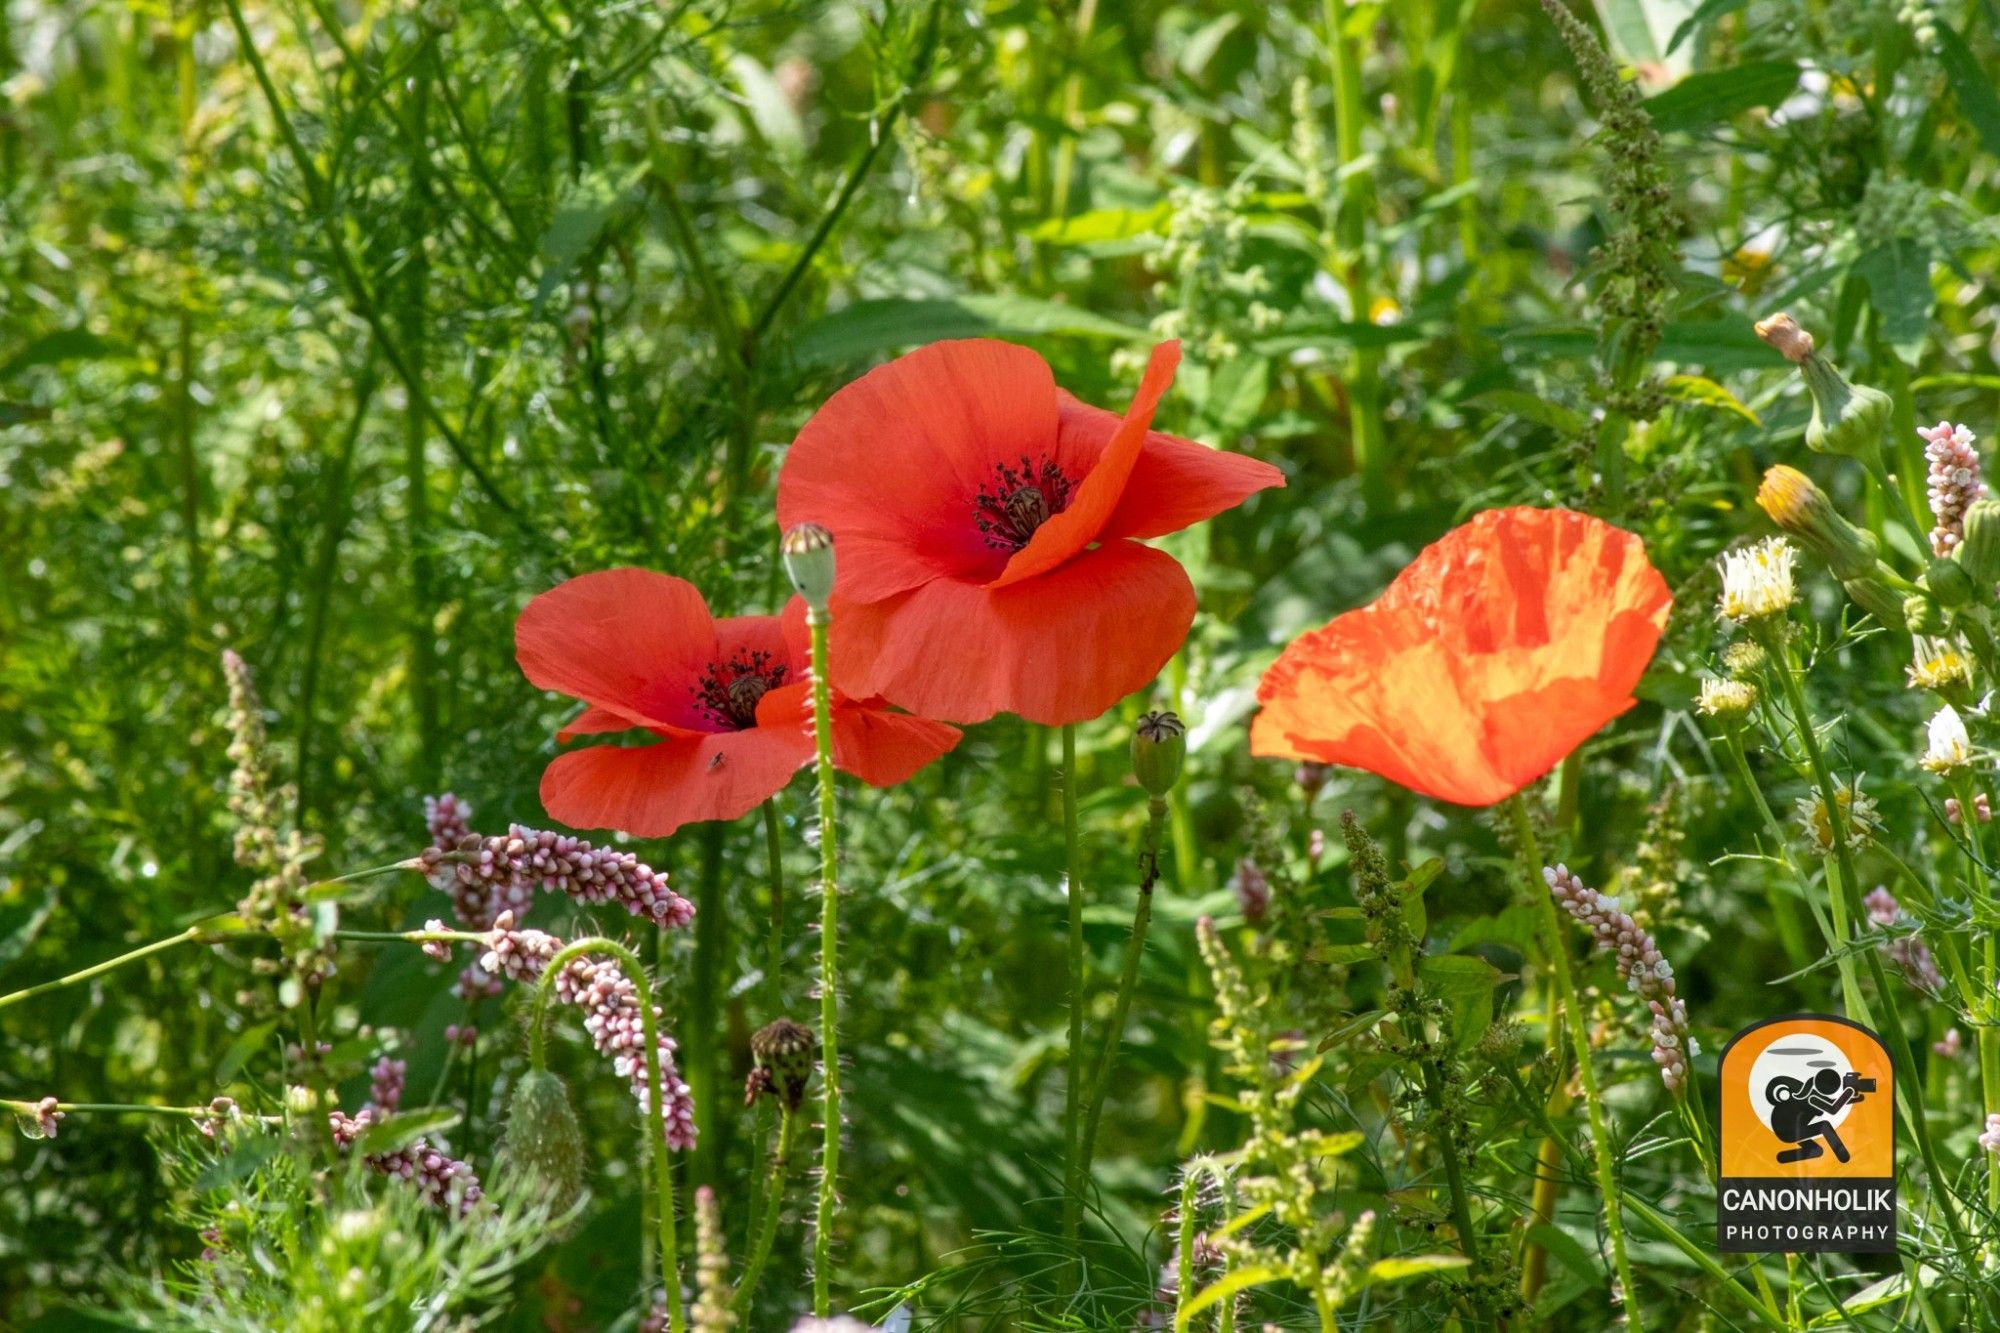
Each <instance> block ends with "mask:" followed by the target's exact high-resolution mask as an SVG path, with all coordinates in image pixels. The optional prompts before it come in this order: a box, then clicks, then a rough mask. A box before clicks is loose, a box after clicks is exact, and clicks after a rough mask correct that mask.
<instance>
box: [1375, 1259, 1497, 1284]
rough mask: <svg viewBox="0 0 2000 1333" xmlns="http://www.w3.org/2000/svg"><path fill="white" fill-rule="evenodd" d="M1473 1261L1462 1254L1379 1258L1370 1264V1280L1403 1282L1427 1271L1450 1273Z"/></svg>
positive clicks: (1421, 1275) (1420, 1275)
mask: <svg viewBox="0 0 2000 1333" xmlns="http://www.w3.org/2000/svg"><path fill="white" fill-rule="evenodd" d="M1471 1262H1472V1260H1470V1259H1468V1258H1466V1257H1465V1256H1464V1255H1462V1254H1411V1255H1404V1256H1401V1257H1398V1258H1394V1259H1377V1260H1376V1261H1375V1262H1374V1263H1372V1264H1370V1265H1368V1281H1369V1282H1370V1283H1376V1282H1401V1281H1403V1280H1404V1279H1406V1278H1413V1277H1423V1276H1424V1275H1425V1274H1427V1273H1448V1272H1450V1271H1451V1270H1452V1269H1454V1268H1464V1267H1466V1266H1468V1265H1469V1264H1471Z"/></svg>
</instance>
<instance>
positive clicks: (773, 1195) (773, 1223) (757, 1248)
mask: <svg viewBox="0 0 2000 1333" xmlns="http://www.w3.org/2000/svg"><path fill="white" fill-rule="evenodd" d="M778 1116H779V1119H778V1143H777V1146H776V1147H775V1148H773V1149H772V1151H771V1169H770V1172H769V1174H768V1175H767V1177H766V1178H765V1182H764V1207H763V1211H762V1214H761V1215H760V1216H759V1217H758V1219H757V1232H756V1234H755V1235H754V1236H752V1237H751V1238H750V1254H749V1258H748V1259H747V1260H746V1261H745V1263H744V1266H743V1277H742V1279H741V1280H740V1281H739V1282H738V1283H737V1284H736V1300H735V1306H736V1317H737V1318H738V1319H743V1318H745V1317H747V1316H748V1315H749V1313H750V1302H751V1300H752V1298H753V1297H755V1295H756V1293H757V1283H758V1282H759V1281H760V1280H761V1279H762V1278H763V1276H764V1265H765V1264H767V1263H768V1262H770V1259H771V1243H772V1241H773V1240H774V1239H775V1238H776V1237H777V1234H778V1214H779V1213H781V1212H783V1211H784V1208H785V1178H786V1177H787V1175H789V1174H790V1172H791V1165H792V1143H793V1140H794V1139H795V1138H796V1137H797V1132H796V1131H797V1127H798V1122H799V1117H798V1114H797V1113H796V1112H794V1111H793V1110H792V1109H791V1108H790V1107H783V1108H780V1110H779V1112H778Z"/></svg>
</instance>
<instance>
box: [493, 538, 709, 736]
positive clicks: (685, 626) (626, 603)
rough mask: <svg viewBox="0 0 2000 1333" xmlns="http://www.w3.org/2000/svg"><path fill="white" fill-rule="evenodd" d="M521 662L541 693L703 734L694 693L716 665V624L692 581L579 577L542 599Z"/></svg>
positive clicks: (634, 573) (531, 614) (534, 605)
mask: <svg viewBox="0 0 2000 1333" xmlns="http://www.w3.org/2000/svg"><path fill="white" fill-rule="evenodd" d="M514 655H515V658H516V660H517V661H519V662H520V664H521V670H522V672H523V673H524V674H525V675H526V676H527V677H528V679H529V680H531V681H533V682H534V683H535V684H536V685H537V686H539V687H540V688H542V689H545V690H555V691H557V692H559V693H562V694H567V695H569V696H570V697H571V698H573V699H581V700H583V701H584V702H585V703H588V704H596V705H597V706H598V707H600V708H606V709H610V710H612V711H614V712H617V713H620V714H622V715H624V716H625V717H627V718H630V719H631V723H630V725H637V726H647V727H664V728H669V729H673V730H682V731H702V730H706V729H707V727H706V726H705V725H704V724H703V723H702V721H701V720H700V718H699V717H698V716H697V715H695V713H694V711H693V706H692V695H691V692H690V687H691V686H692V684H693V682H694V681H695V680H697V679H698V678H699V676H700V674H701V672H702V671H703V670H704V669H705V668H706V667H707V666H708V664H709V663H710V662H712V661H714V660H715V655H716V641H715V621H714V620H713V618H711V617H710V615H709V613H708V603H706V602H705V601H703V600H702V596H701V592H700V591H699V590H698V589H697V588H696V587H695V586H694V585H693V584H692V583H689V582H688V581H687V580H686V579H677V578H674V577H672V576H671V575H667V574H656V573H654V572H653V571H652V570H648V569H607V570H602V571H600V572H598V573H594V574H581V575H578V576H577V577H576V578H573V579H570V580H568V581H567V582H565V583H561V584H558V585H557V586H556V587H554V588H551V589H550V590H549V591H547V592H545V593H543V594H541V595H540V596H538V597H536V598H534V599H533V600H532V601H530V602H529V603H528V605H527V606H526V607H525V608H524V609H523V610H522V612H521V618H520V619H519V620H518V621H516V622H515V625H514Z"/></svg>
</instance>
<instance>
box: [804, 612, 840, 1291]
mask: <svg viewBox="0 0 2000 1333" xmlns="http://www.w3.org/2000/svg"><path fill="white" fill-rule="evenodd" d="M829 618H830V617H829V615H828V613H827V612H826V611H825V610H824V609H819V610H813V609H808V610H807V612H806V622H807V623H808V624H809V625H810V626H811V627H812V696H813V749H814V752H815V759H814V764H813V778H814V781H815V782H816V783H817V784H818V787H819V896H820V907H819V912H820V916H819V1048H820V1053H821V1058H822V1060H823V1061H824V1064H825V1071H824V1075H823V1077H822V1078H821V1079H820V1097H821V1118H822V1120H823V1121H824V1122H825V1123H824V1130H825V1137H824V1138H823V1139H822V1140H821V1143H820V1159H819V1206H818V1208H817V1209H816V1211H815V1213H814V1221H813V1313H814V1314H815V1315H817V1316H819V1317H820V1318H822V1319H823V1318H825V1317H826V1313H827V1311H828V1309H829V1308H830V1306H831V1300H832V1283H833V1216H834V1209H835V1207H836V1206H837V1204H838V1201H839V1191H838V1188H837V1185H838V1180H839V1176H840V1032H839V1018H840V886H839V884H838V883H837V876H838V873H839V872H838V866H837V864H836V863H837V861H838V847H837V845H836V842H835V837H836V834H837V827H836V823H835V809H834V800H833V795H834V793H833V691H832V687H831V686H830V685H829V684H828V681H827V666H826V639H827V622H828V620H829Z"/></svg>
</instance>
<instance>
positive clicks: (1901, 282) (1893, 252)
mask: <svg viewBox="0 0 2000 1333" xmlns="http://www.w3.org/2000/svg"><path fill="white" fill-rule="evenodd" d="M1853 273H1854V275H1855V276H1856V277H1858V278H1860V279H1861V280H1862V281H1863V282H1865V283H1867V284H1868V300H1869V303H1870V304H1872V305H1873V306H1874V307H1875V311H1876V313H1877V314H1879V315H1881V317H1882V336H1883V337H1885V338H1887V339H1888V340H1889V342H1890V343H1891V344H1892V345H1893V346H1894V347H1895V348H1896V349H1897V351H1899V352H1901V353H1902V354H1903V355H1904V356H1906V357H1909V356H1913V355H1914V354H1915V353H1916V352H1917V351H1918V350H1920V349H1921V346H1922V343H1923V341H1924V339H1925V338H1926V337H1927V336H1929V333H1930V323H1931V306H1932V304H1933V303H1934V302H1935V301H1936V299H1937V294H1936V293H1935V292H1933V291H1932V290H1931V253H1930V249H1929V247H1928V246H1926V245H1925V244H1924V243H1923V242H1922V241H1917V240H1913V239H1911V238H1909V237H1907V236H1899V237H1897V238H1896V239H1895V240H1893V241H1888V242H1885V243H1884V244H1882V245H1878V246H1876V247H1875V248H1874V249H1873V250H1870V251H1869V252H1868V253H1867V254H1865V255H1862V256H1861V257H1860V258H1859V259H1857V260H1855V261H1854V265H1853Z"/></svg>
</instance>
